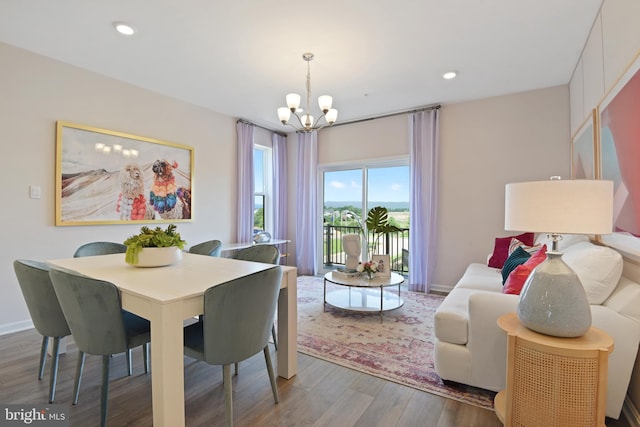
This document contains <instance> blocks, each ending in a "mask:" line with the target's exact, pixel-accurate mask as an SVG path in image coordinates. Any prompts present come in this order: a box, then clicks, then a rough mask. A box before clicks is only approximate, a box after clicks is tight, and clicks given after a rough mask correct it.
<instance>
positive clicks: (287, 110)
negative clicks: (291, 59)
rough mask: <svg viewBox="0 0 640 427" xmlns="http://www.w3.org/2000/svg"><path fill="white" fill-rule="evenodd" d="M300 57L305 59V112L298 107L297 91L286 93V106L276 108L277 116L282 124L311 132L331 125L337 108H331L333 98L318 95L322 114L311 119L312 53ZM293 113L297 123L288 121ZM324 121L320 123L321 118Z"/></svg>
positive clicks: (336, 115) (334, 119) (335, 116)
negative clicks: (314, 119)
mask: <svg viewBox="0 0 640 427" xmlns="http://www.w3.org/2000/svg"><path fill="white" fill-rule="evenodd" d="M302 59H304V60H305V61H307V111H306V112H305V111H304V110H303V109H301V108H299V107H300V95H298V94H297V93H289V94H287V106H286V107H280V108H278V118H279V119H280V122H282V124H283V125H289V126H292V127H294V128H296V129H297V130H298V131H301V132H311V131H313V130H318V129H322V128H323V127H325V126H331V125H332V124H334V123H335V121H336V119H337V118H338V110H336V109H335V108H331V104H332V103H333V98H332V97H331V96H329V95H322V96H319V97H318V105H319V106H320V110H321V111H322V115H321V116H320V117H318V120H316V121H315V122H314V121H313V116H312V115H311V110H310V109H309V100H310V99H311V67H310V65H309V63H310V62H311V61H312V60H313V53H311V52H306V53H303V54H302ZM291 114H293V115H294V116H295V117H296V119H298V124H299V125H300V126H299V127H298V124H295V123H294V124H291V123H289V119H290V118H291ZM322 119H324V122H323V123H322V124H321V123H320V122H321V120H322Z"/></svg>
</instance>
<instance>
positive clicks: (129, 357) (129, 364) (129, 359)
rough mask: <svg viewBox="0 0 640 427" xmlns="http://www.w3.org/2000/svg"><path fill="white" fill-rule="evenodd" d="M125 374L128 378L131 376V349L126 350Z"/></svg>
mask: <svg viewBox="0 0 640 427" xmlns="http://www.w3.org/2000/svg"><path fill="white" fill-rule="evenodd" d="M126 356H127V373H128V375H129V376H131V375H133V365H132V363H131V349H130V348H128V349H127V354H126Z"/></svg>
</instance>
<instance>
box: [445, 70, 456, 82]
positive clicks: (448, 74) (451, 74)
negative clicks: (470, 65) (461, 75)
mask: <svg viewBox="0 0 640 427" xmlns="http://www.w3.org/2000/svg"><path fill="white" fill-rule="evenodd" d="M457 75H458V73H457V72H455V71H447V72H446V73H444V74H443V75H442V78H443V79H447V80H451V79H452V78H454V77H455V76H457Z"/></svg>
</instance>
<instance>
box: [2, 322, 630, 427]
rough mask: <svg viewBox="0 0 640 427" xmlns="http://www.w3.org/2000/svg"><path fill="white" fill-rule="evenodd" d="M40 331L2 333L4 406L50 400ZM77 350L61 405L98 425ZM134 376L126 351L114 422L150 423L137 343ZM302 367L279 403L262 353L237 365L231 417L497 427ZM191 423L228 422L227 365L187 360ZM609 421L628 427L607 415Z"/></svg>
mask: <svg viewBox="0 0 640 427" xmlns="http://www.w3.org/2000/svg"><path fill="white" fill-rule="evenodd" d="M40 340H41V337H40V335H39V334H38V333H37V332H36V331H35V330H29V331H24V332H18V333H15V334H10V335H5V336H0V404H14V403H17V404H25V403H28V404H46V403H47V397H48V386H49V362H50V360H48V361H47V371H46V375H45V377H44V379H43V380H42V381H38V379H37V370H38V357H39V349H40ZM76 356H77V351H76V348H75V346H74V345H73V344H70V345H69V346H68V349H67V353H66V354H64V355H63V356H62V357H61V360H60V367H59V373H58V386H57V388H56V390H57V392H56V402H55V403H56V404H63V405H69V414H70V425H71V426H72V427H74V426H78V427H87V426H95V425H98V424H99V418H100V403H99V401H100V381H101V359H100V357H96V356H87V360H86V365H85V371H84V374H83V377H82V386H81V389H80V400H79V403H78V405H76V406H72V405H71V404H70V402H71V394H72V390H73V377H74V375H75V364H76ZM133 360H134V374H133V376H131V377H127V376H126V362H125V359H124V355H117V356H114V358H113V359H112V375H111V383H110V390H109V425H110V426H114V427H120V426H151V424H152V415H151V375H150V374H144V370H143V368H142V353H141V351H140V349H139V348H138V349H135V350H134V352H133ZM298 363H299V372H298V375H297V376H295V377H293V378H292V379H291V380H288V381H287V380H284V379H282V378H278V391H279V394H280V403H279V404H277V405H276V404H274V402H273V397H272V395H271V388H270V386H269V379H268V376H267V371H266V367H265V365H264V357H263V355H262V353H259V354H258V355H256V356H254V357H253V358H251V359H249V360H248V361H245V362H242V363H241V364H240V373H239V375H238V376H234V377H233V387H234V388H233V397H234V411H235V412H234V419H235V425H236V426H238V427H241V426H260V427H262V426H287V427H289V426H314V427H320V426H331V427H349V426H362V427H365V426H366V427H371V426H379V427H387V426H397V427H416V426H425V427H474V426H477V427H493V426H496V427H497V426H501V425H502V424H501V423H500V422H499V421H498V419H497V418H496V416H495V414H494V412H493V411H489V410H485V409H481V408H477V407H474V406H470V405H465V404H462V403H459V402H456V401H453V400H450V399H445V398H442V397H439V396H435V395H431V394H428V393H424V392H421V391H418V390H415V389H412V388H409V387H405V386H401V385H398V384H395V383H392V382H389V381H384V380H381V379H378V378H376V377H372V376H369V375H366V374H362V373H359V372H356V371H353V370H350V369H347V368H343V367H340V366H337V365H334V364H331V363H328V362H324V361H322V360H319V359H316V358H313V357H309V356H306V355H303V354H298ZM184 366H185V367H184V371H185V400H186V403H185V410H186V424H187V426H189V427H192V426H194V427H195V426H205V425H206V426H222V425H224V422H225V415H224V391H223V387H222V369H221V368H220V367H217V366H209V365H207V364H206V363H203V362H197V361H195V360H193V359H190V358H185V365H184ZM607 426H609V427H629V424H628V423H627V422H626V421H624V420H619V421H617V420H609V419H607Z"/></svg>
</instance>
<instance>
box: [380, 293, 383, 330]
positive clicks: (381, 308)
mask: <svg viewBox="0 0 640 427" xmlns="http://www.w3.org/2000/svg"><path fill="white" fill-rule="evenodd" d="M382 289H383V287H382V286H380V323H382V311H383V307H382Z"/></svg>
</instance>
